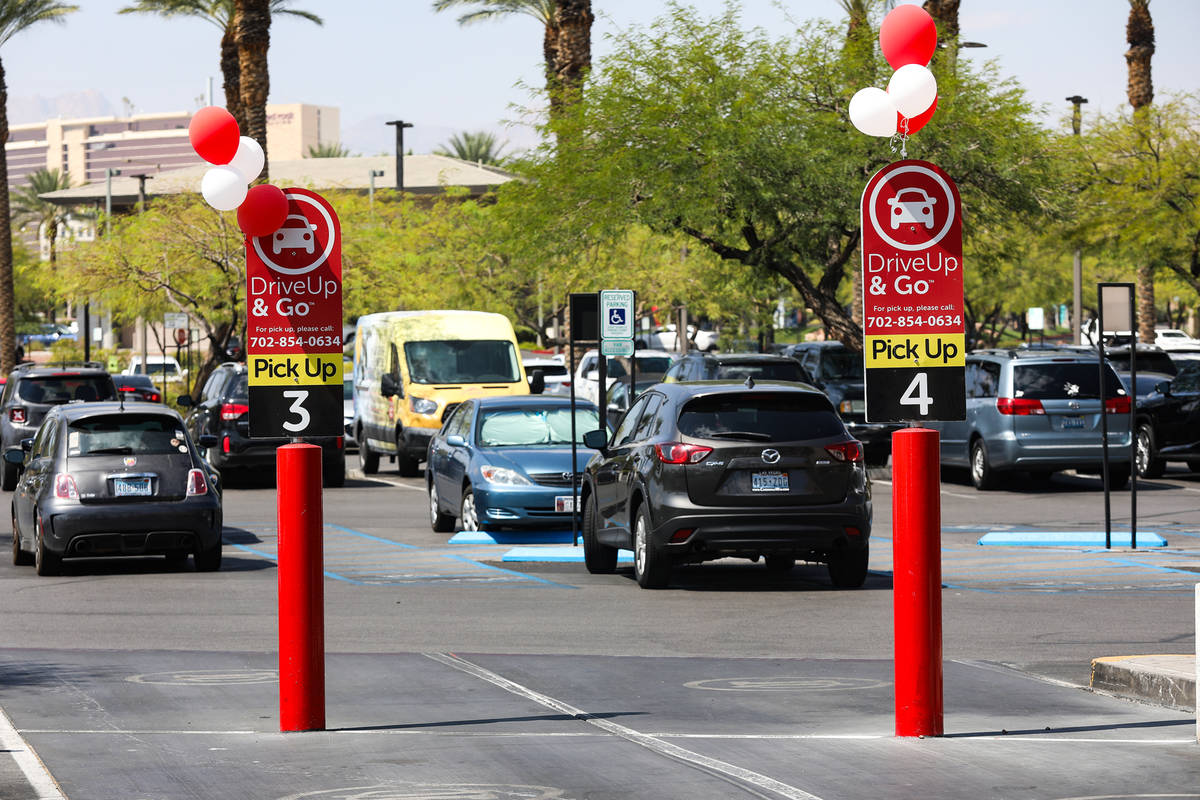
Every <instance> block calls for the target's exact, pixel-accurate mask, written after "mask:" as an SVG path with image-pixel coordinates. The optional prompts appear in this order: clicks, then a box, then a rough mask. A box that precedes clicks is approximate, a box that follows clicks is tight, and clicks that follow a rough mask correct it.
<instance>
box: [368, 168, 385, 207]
mask: <svg viewBox="0 0 1200 800" xmlns="http://www.w3.org/2000/svg"><path fill="white" fill-rule="evenodd" d="M367 174H368V175H369V176H370V178H371V186H370V188H369V189H368V190H367V204H368V205H369V206H370V207H371V213H372V214H374V213H375V179H376V178H382V177H383V170H381V169H373V170H370V171H369V172H368V173H367Z"/></svg>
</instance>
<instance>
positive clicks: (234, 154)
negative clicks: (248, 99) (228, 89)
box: [188, 106, 288, 236]
mask: <svg viewBox="0 0 1200 800" xmlns="http://www.w3.org/2000/svg"><path fill="white" fill-rule="evenodd" d="M188 140H189V141H191V143H192V149H193V150H195V151H196V155H198V156H200V157H201V158H203V159H204V160H205V161H207V162H208V163H210V164H212V165H213V167H212V169H210V170H208V172H206V173H204V177H203V178H201V180H200V194H201V195H202V196H203V197H204V201H205V202H206V203H208V204H209V205H210V206H212V207H213V208H215V209H217V210H218V211H233V210H234V209H235V208H236V209H237V220H238V227H240V228H241V229H242V231H243V232H245V233H246V235H248V236H269V235H270V234H272V233H274V232H275V231H277V230H279V228H280V227H282V226H283V223H284V222H285V221H286V220H287V213H288V199H287V196H286V195H285V194H284V193H283V190H282V189H280V188H279V187H278V186H272V185H270V184H268V183H264V184H260V185H258V186H250V185H249V184H250V181H252V180H254V179H255V178H257V177H258V174H259V173H260V172H262V170H263V166H265V165H266V162H267V159H266V155H265V154H264V153H263V149H262V146H261V145H259V143H258V142H256V141H254V140H253V139H251V138H250V137H249V136H242V135H241V131H240V130H239V129H238V124H237V120H236V119H234V118H233V115H232V114H230V113H229V112H228V111H226V110H225V109H223V108H220V107H219V106H208V107H206V108H202V109H200V110H199V111H197V112H196V113H195V115H194V116H193V117H192V121H191V122H190V123H188Z"/></svg>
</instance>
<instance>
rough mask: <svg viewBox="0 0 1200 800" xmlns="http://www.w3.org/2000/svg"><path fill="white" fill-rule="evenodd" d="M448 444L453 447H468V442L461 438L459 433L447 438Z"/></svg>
mask: <svg viewBox="0 0 1200 800" xmlns="http://www.w3.org/2000/svg"><path fill="white" fill-rule="evenodd" d="M446 444H448V445H450V446H451V447H466V446H467V440H466V439H464V438H463V437H461V436H459V435H458V434H457V433H452V434H450V435H449V436H447V437H446Z"/></svg>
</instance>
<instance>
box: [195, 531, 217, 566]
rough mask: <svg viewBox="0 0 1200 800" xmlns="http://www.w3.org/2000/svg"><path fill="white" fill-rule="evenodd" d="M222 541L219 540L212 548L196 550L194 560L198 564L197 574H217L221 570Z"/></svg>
mask: <svg viewBox="0 0 1200 800" xmlns="http://www.w3.org/2000/svg"><path fill="white" fill-rule="evenodd" d="M221 544H222V542H221V540H220V539H218V540H217V541H216V542H215V543H214V544H213V546H212V547H200V548H197V549H196V553H195V555H193V558H194V559H195V562H196V572H216V571H217V570H219V569H220V568H221Z"/></svg>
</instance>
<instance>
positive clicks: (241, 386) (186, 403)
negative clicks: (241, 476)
mask: <svg viewBox="0 0 1200 800" xmlns="http://www.w3.org/2000/svg"><path fill="white" fill-rule="evenodd" d="M247 374H248V373H247V369H246V365H245V364H243V363H240V362H234V361H229V362H226V363H224V364H221V365H220V366H218V367H217V368H216V369H215V370H213V372H212V374H211V375H209V376H208V380H207V381H206V382H205V384H204V390H203V391H202V392H201V394H200V399H199V400H197V401H193V400H192V397H191V395H186V394H185V395H180V397H179V398H178V400H177V402H178V403H179V405H181V406H183V407H185V408H188V409H190V410H189V411H188V415H187V418H186V419H185V420H184V422H185V424H186V425H187V429H188V431H189V432H190V433H191V435H192V438H193V439H195V440H196V441H200V440H201V438H202V437H209V436H211V437H212V438H211V439H208V438H205V441H206V442H209V443H208V444H205V445H202V447H203V448H204V451H205V452H204V457H205V459H207V461H208V462H209V463H210V464H212V465H213V467H215V468H216V469H218V470H220V471H221V472H222V473H224V472H226V471H232V470H247V471H249V470H264V469H265V470H273V469H274V468H275V450H276V448H278V447H280V446H281V445H285V444H287V443H288V441H289V440H288V439H283V438H254V439H251V438H250V390H249V385H248V380H247ZM305 441H308V442H311V443H312V444H315V445H320V447H321V475H322V482H323V483H324V485H325V486H335V487H336V486H342V485H344V484H345V482H346V451H345V442H344V441H343V439H342V437H341V436H317V437H311V438H306V439H305Z"/></svg>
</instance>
